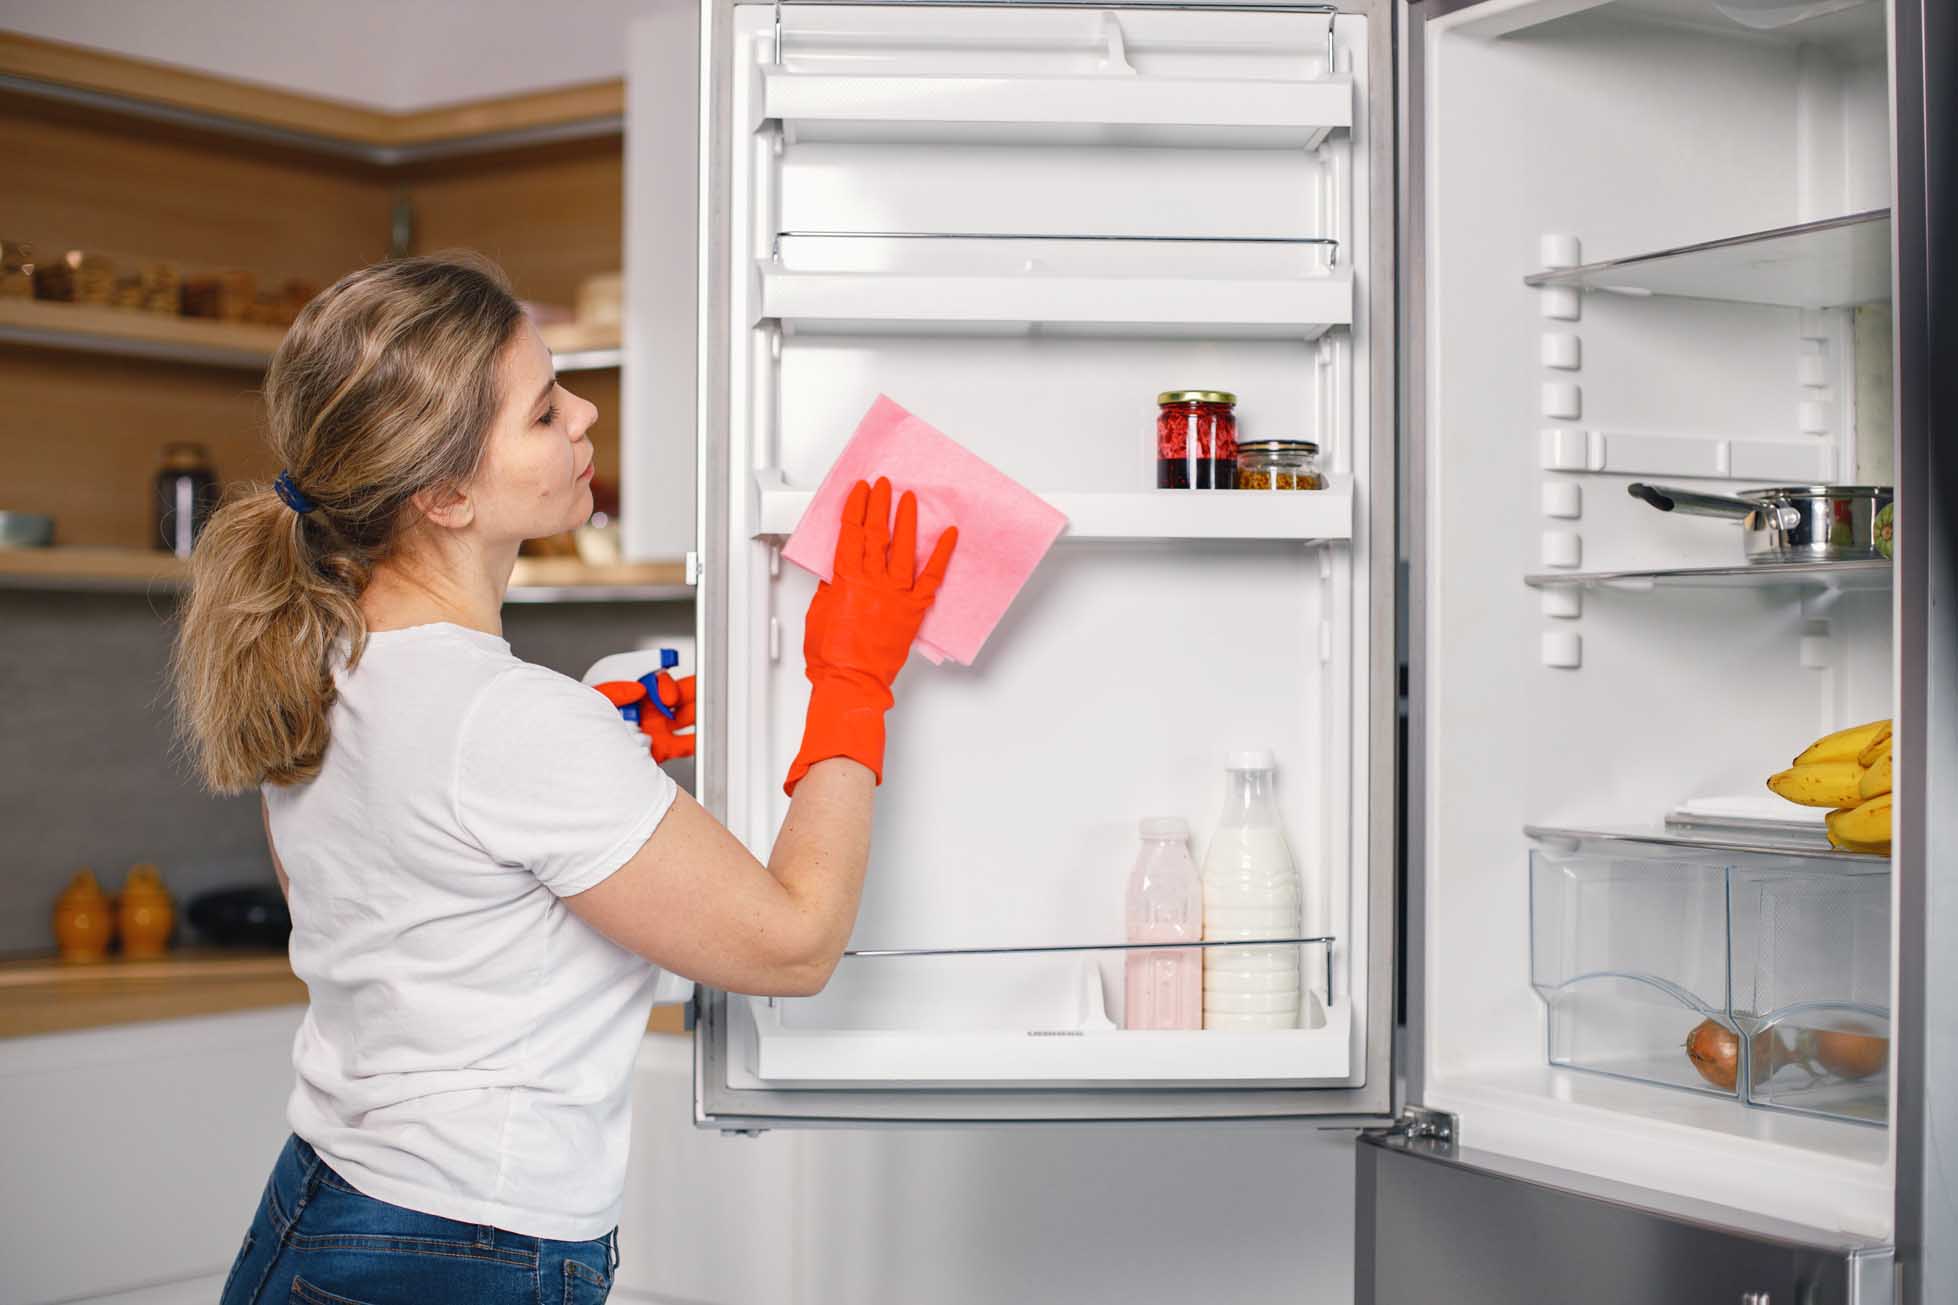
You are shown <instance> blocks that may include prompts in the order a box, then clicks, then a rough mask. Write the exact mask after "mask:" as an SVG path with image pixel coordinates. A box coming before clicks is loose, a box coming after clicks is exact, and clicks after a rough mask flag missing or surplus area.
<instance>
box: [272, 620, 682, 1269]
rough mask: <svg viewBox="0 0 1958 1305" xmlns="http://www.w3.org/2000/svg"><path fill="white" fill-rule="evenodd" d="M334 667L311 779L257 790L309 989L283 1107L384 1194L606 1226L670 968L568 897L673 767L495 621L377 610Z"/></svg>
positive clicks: (651, 823) (654, 803) (492, 1220)
mask: <svg viewBox="0 0 1958 1305" xmlns="http://www.w3.org/2000/svg"><path fill="white" fill-rule="evenodd" d="M336 678H337V681H338V685H339V698H338V701H336V702H335V703H334V705H333V708H332V712H331V716H330V720H331V726H332V741H331V743H330V744H329V746H328V748H327V753H326V761H325V764H324V766H323V767H322V769H321V771H320V774H319V777H318V778H317V779H315V780H313V781H312V782H311V783H308V784H300V785H294V786H291V787H286V788H280V787H275V786H272V785H267V786H266V787H265V789H264V793H265V800H266V806H267V810H268V812H269V813H270V819H271V828H272V841H273V844H274V846H275V847H276V848H277V849H278V854H279V859H280V862H281V863H282V864H283V865H284V866H285V870H286V875H287V877H288V879H289V880H290V883H291V895H290V904H291V908H292V925H293V928H292V945H291V955H292V968H293V971H294V972H295V973H296V974H298V976H299V977H300V978H301V979H304V980H305V981H306V987H307V990H308V992H309V993H310V994H311V1004H310V1005H309V1007H308V1008H307V1011H306V1018H305V1021H304V1022H303V1023H302V1024H301V1025H300V1028H299V1034H298V1036H297V1037H296V1038H295V1039H294V1041H293V1056H292V1058H293V1067H294V1069H295V1070H296V1071H297V1073H298V1082H297V1084H296V1086H295V1087H294V1089H293V1093H292V1099H291V1101H290V1103H289V1104H288V1106H287V1111H286V1114H287V1120H288V1122H290V1124H291V1125H292V1130H293V1132H295V1133H297V1134H298V1135H299V1136H300V1137H302V1138H304V1139H305V1140H306V1141H308V1142H310V1143H311V1144H312V1145H313V1147H314V1148H315V1149H316V1150H318V1151H319V1153H320V1155H321V1156H323V1157H325V1159H326V1162H327V1163H328V1164H330V1165H332V1166H333V1168H334V1169H336V1170H338V1171H339V1172H340V1174H341V1175H342V1176H343V1177H345V1178H346V1179H347V1181H348V1182H350V1183H352V1184H353V1185H354V1186H355V1187H356V1188H358V1189H360V1190H361V1191H362V1192H364V1193H366V1194H367V1195H369V1196H372V1197H375V1198H377V1199H379V1200H383V1201H388V1202H391V1203H393V1204H395V1205H400V1206H406V1207H407V1208H409V1209H411V1210H419V1211H422V1212H423V1213H425V1214H433V1215H439V1216H441V1217H444V1218H449V1219H456V1220H459V1221H462V1222H465V1223H481V1224H490V1225H493V1226H495V1227H498V1228H504V1229H508V1230H509V1231H511V1232H516V1233H523V1234H526V1235H529V1236H534V1237H546V1238H553V1239H559V1240H572V1241H583V1240H587V1239H590V1238H595V1237H600V1236H603V1235H604V1234H606V1233H607V1232H609V1231H611V1229H612V1228H613V1227H615V1226H616V1225H617V1223H618V1217H619V1203H620V1198H621V1196H622V1194H623V1192H624V1190H625V1164H626V1147H627V1141H628V1134H629V1131H630V1127H631V1111H632V1106H631V1097H630V1093H629V1079H630V1075H631V1070H632V1063H633V1059H634V1056H635V1054H636V1053H637V1050H638V1047H639V1042H640V1039H641V1038H642V1037H643V1036H644V1034H645V1031H646V1018H647V1015H648V1014H649V1012H650V1009H651V1005H652V1000H653V987H654V983H655V980H656V979H657V978H658V977H659V975H660V971H659V970H658V969H657V968H655V967H654V966H652V965H650V964H648V963H647V962H646V961H644V960H641V959H640V958H639V957H637V956H634V955H633V954H632V953H630V952H628V951H626V950H625V949H623V948H621V947H619V946H617V945H616V944H614V943H612V942H611V941H609V940H608V939H606V938H605V937H604V936H602V935H601V934H599V933H597V932H596V931H595V930H593V929H591V928H590V927H589V926H587V925H586V924H585V923H584V922H583V921H581V920H579V919H578V918H577V917H575V916H573V915H572V914H571V913H570V911H568V910H567V909H566V908H565V906H564V903H563V902H561V901H559V900H558V899H559V898H560V897H564V896H570V895H571V894H574V893H579V892H583V891H584V890H585V889H587V888H590V887H592V886H593V885H594V884H597V883H599V882H601V881H602V880H604V879H605V878H606V877H607V876H608V875H610V874H611V873H612V872H613V871H615V870H617V869H618V868H619V867H620V866H621V865H623V864H625V862H626V861H627V860H628V859H630V858H631V857H632V855H633V853H635V852H637V851H638V850H639V848H640V846H641V845H642V844H643V843H645V841H646V839H647V837H648V836H649V835H650V834H651V833H652V832H653V829H654V827H655V826H657V825H658V824H659V822H660V819H661V817H663V816H664V815H665V814H666V811H667V808H668V807H670V806H671V805H672V803H673V796H674V793H675V791H676V789H675V786H674V783H673V781H672V780H671V779H669V778H668V777H667V776H666V774H665V773H664V772H662V771H661V770H660V768H659V767H658V766H657V765H655V764H654V762H653V760H652V758H651V757H650V756H649V755H648V754H647V750H646V749H645V748H644V747H643V746H635V745H634V742H633V736H632V733H631V732H630V731H629V730H626V729H624V728H622V727H621V726H620V723H619V718H618V713H617V712H616V711H615V710H614V709H613V707H612V705H611V704H610V703H608V702H607V701H606V700H605V699H604V698H603V697H602V696H600V695H599V694H597V693H595V692H593V691H592V690H591V689H589V688H587V687H585V686H584V685H581V684H579V683H578V682H577V681H576V680H571V679H567V678H565V677H564V676H562V675H558V674H556V673H555V672H553V671H548V670H545V669H544V668H543V667H540V666H533V665H531V664H529V663H527V662H524V661H520V660H518V659H517V658H516V657H515V656H513V655H512V654H511V652H510V645H509V644H507V643H505V642H504V641H503V640H501V639H499V638H497V637H496V636H494V635H490V634H484V633H482V632H481V631H477V630H468V629H464V628H462V627H461V626H456V625H447V624H439V625H422V626H415V627H413V628H411V629H406V630H389V631H384V632H381V633H378V634H373V635H370V636H369V637H368V640H367V649H366V652H365V654H364V655H363V656H362V658H361V661H360V665H359V666H358V667H356V668H355V669H354V670H353V671H352V672H347V671H345V669H344V668H342V670H341V672H340V674H339V675H338V676H337V677H336Z"/></svg>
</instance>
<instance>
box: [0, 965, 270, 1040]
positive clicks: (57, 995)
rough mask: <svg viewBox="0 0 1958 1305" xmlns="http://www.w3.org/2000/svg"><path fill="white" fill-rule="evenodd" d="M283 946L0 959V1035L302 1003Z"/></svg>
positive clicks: (59, 1031) (54, 1030)
mask: <svg viewBox="0 0 1958 1305" xmlns="http://www.w3.org/2000/svg"><path fill="white" fill-rule="evenodd" d="M305 1001H306V985H305V984H303V983H301V982H300V981H299V980H298V979H296V978H294V977H293V973H292V967H291V966H290V965H288V964H287V963H286V957H285V953H284V952H267V951H226V950H219V949H215V948H183V949H180V950H177V951H172V952H169V953H166V954H165V955H164V956H162V957H159V958H158V959H156V960H144V961H131V960H123V959H121V958H119V957H110V958H109V959H108V960H105V961H101V962H98V963H95V964H68V963H65V962H63V961H61V960H60V959H59V958H57V957H52V956H49V957H36V958H30V959H24V960H12V961H0V1037H9V1038H17V1037H24V1036H26V1035H28V1034H33V1033H61V1032H66V1031H68V1030H70V1029H88V1028H101V1027H105V1026H109V1025H115V1024H138V1023H143V1022H145V1021H149V1020H170V1019H185V1018H188V1017H190V1016H196V1015H219V1014H224V1013H226V1012H229V1011H240V1010H256V1009H260V1008H263V1007H267V1006H293V1005H302V1004H304V1003H305Z"/></svg>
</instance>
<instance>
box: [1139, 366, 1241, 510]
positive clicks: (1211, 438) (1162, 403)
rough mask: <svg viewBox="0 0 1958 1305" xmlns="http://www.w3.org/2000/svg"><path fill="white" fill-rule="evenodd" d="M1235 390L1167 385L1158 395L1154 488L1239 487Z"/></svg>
mask: <svg viewBox="0 0 1958 1305" xmlns="http://www.w3.org/2000/svg"><path fill="white" fill-rule="evenodd" d="M1236 405H1237V396H1236V395H1235V394H1226V393H1225V392H1224V391H1222V390H1165V391H1163V392H1162V393H1161V394H1158V395H1157V396H1156V406H1157V408H1158V412H1157V414H1156V488H1157V489H1235V488H1236V487H1237V413H1236V411H1235V409H1236Z"/></svg>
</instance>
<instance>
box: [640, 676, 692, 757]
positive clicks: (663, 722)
mask: <svg viewBox="0 0 1958 1305" xmlns="http://www.w3.org/2000/svg"><path fill="white" fill-rule="evenodd" d="M658 683H659V700H660V701H661V702H663V703H665V704H666V705H667V706H669V707H671V708H672V709H673V719H672V720H668V719H667V718H666V715H665V713H664V712H660V711H656V710H654V708H653V707H652V706H651V705H650V704H649V705H647V706H645V707H642V708H640V710H639V732H640V733H641V734H644V735H645V736H646V737H647V739H648V740H649V741H650V742H651V745H652V749H653V760H654V761H657V762H659V763H660V764H661V765H662V766H663V765H665V764H666V763H667V762H669V761H673V760H676V759H678V758H680V757H691V756H692V755H693V738H694V736H693V735H691V734H680V733H677V731H679V730H684V729H691V728H693V710H694V682H693V676H691V675H689V676H687V677H686V678H685V679H684V680H676V679H674V678H673V677H672V676H671V675H668V674H667V673H666V672H665V671H661V672H660V673H659V680H658Z"/></svg>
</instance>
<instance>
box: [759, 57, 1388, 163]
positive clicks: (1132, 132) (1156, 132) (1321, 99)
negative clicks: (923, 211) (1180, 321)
mask: <svg viewBox="0 0 1958 1305" xmlns="http://www.w3.org/2000/svg"><path fill="white" fill-rule="evenodd" d="M762 78H763V90H762V105H761V118H762V121H761V122H757V123H755V124H754V126H755V127H756V128H757V129H759V128H760V127H761V126H762V125H763V123H764V122H767V121H775V122H779V123H781V124H782V132H783V136H784V137H785V139H786V140H787V141H788V143H790V144H794V143H796V142H798V141H843V142H851V143H876V144H901V143H912V142H931V143H947V144H965V145H978V144H984V145H1007V144H1039V145H1110V146H1130V147H1135V146H1159V147H1160V146H1186V147H1209V148H1236V149H1297V150H1309V149H1316V148H1318V146H1319V145H1320V144H1321V143H1322V142H1324V141H1325V139H1326V137H1327V136H1329V135H1331V134H1332V133H1333V132H1335V131H1344V130H1347V129H1348V128H1350V127H1351V126H1352V124H1353V79H1352V78H1351V77H1346V76H1335V77H1325V78H1320V79H1317V80H1313V81H1280V80H1258V79H1243V80H1238V79H1230V80H1226V79H1223V78H1198V77H1138V76H1134V75H1129V76H1110V75H1107V74H1100V75H1095V74H1084V75H1079V76H1059V77H1026V76H949V77H948V76H940V77H917V76H879V75H874V74H847V75H826V74H820V73H802V72H788V71H784V70H782V69H780V68H770V69H767V70H765V71H764V72H763V74H762Z"/></svg>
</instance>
